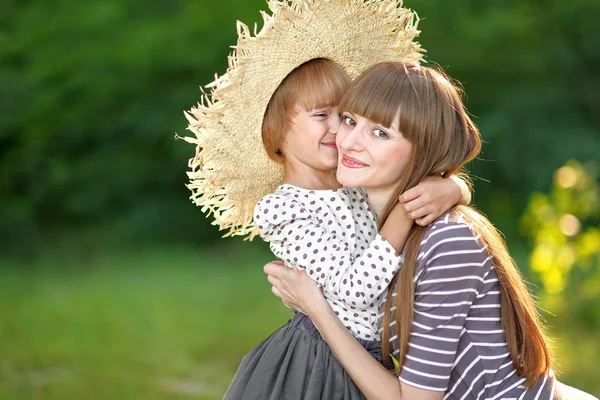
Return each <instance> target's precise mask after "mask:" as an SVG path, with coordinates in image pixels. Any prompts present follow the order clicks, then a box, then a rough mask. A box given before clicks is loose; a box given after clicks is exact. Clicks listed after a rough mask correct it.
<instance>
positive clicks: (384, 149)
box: [336, 112, 413, 190]
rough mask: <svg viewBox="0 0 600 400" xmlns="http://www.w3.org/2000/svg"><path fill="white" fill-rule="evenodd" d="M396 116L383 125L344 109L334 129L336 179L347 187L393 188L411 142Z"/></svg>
mask: <svg viewBox="0 0 600 400" xmlns="http://www.w3.org/2000/svg"><path fill="white" fill-rule="evenodd" d="M399 123H400V117H399V115H397V116H396V118H394V122H392V126H391V127H389V128H386V127H384V126H382V125H380V124H376V123H375V122H373V121H370V120H368V119H366V118H363V117H361V116H360V115H353V114H351V113H349V112H344V113H343V115H342V124H341V126H340V128H339V130H338V133H337V137H336V142H337V146H338V169H337V179H338V181H339V182H340V183H341V184H342V185H344V186H349V187H361V188H365V189H377V190H388V189H389V190H394V189H395V187H396V185H397V184H398V181H399V180H400V178H401V177H402V174H403V173H404V172H405V170H406V167H407V165H408V163H409V161H410V157H411V154H412V151H413V144H412V142H410V141H409V140H408V139H406V138H405V137H404V135H403V134H402V133H401V132H400V129H399Z"/></svg>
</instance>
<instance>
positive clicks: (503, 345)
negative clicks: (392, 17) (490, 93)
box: [265, 62, 591, 400]
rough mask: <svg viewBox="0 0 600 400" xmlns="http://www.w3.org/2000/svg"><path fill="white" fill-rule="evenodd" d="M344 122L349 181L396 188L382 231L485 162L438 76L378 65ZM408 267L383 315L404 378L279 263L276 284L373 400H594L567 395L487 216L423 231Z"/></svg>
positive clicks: (352, 93)
mask: <svg viewBox="0 0 600 400" xmlns="http://www.w3.org/2000/svg"><path fill="white" fill-rule="evenodd" d="M340 110H341V111H342V119H343V123H342V127H341V128H340V129H339V130H338V134H337V139H336V141H337V144H338V148H339V151H340V154H339V160H340V162H339V164H338V175H337V176H338V180H339V181H340V182H341V183H342V184H344V185H345V186H349V187H365V188H367V189H368V188H369V187H370V186H371V185H378V186H379V187H384V188H385V189H383V190H380V191H379V193H376V194H374V195H371V193H370V195H369V203H370V205H371V208H372V209H373V210H374V211H375V213H376V214H377V216H378V220H379V224H380V225H381V224H383V223H385V221H386V219H387V216H388V215H389V212H390V210H392V209H393V208H394V206H395V205H396V203H397V198H398V195H399V194H400V193H403V192H404V191H406V190H407V189H410V188H411V187H414V186H415V185H416V184H417V183H418V182H420V181H421V180H422V179H423V178H424V177H426V176H428V175H434V174H441V175H443V176H448V175H449V174H452V173H455V172H457V171H459V170H460V169H461V168H462V167H463V166H464V165H465V164H466V163H467V162H469V161H470V160H472V159H473V158H474V157H476V156H477V154H478V153H479V150H480V146H481V139H480V136H479V131H478V130H477V128H476V126H475V125H474V124H473V122H472V121H471V120H470V118H469V117H468V114H467V112H466V110H465V108H464V106H463V104H462V101H461V98H460V95H459V91H458V90H457V88H456V87H455V86H454V85H452V84H451V83H450V81H449V80H448V79H447V78H446V77H445V76H444V75H443V74H442V73H440V72H438V71H436V70H434V69H431V68H425V67H419V66H417V65H412V64H402V63H392V62H390V63H381V64H377V65H375V66H373V67H372V68H370V69H369V70H367V71H366V72H364V73H363V74H361V76H360V77H359V78H358V79H357V80H356V81H355V82H354V83H353V84H352V85H351V87H350V89H349V90H348V92H347V93H346V94H345V95H344V98H343V99H342V101H341V104H340ZM406 154H408V156H403V155H406ZM404 255H405V261H404V265H403V267H402V269H401V271H400V273H399V274H398V275H397V276H396V278H395V281H394V282H392V284H391V285H390V293H391V295H388V298H387V300H386V302H385V306H384V309H383V310H382V316H383V319H382V323H383V332H382V339H383V344H384V349H383V353H384V354H387V353H391V354H393V355H394V357H395V360H396V362H397V367H396V368H395V370H394V372H395V375H396V376H395V375H394V374H391V373H390V372H389V371H387V370H386V369H385V368H384V367H383V366H381V365H380V364H379V363H378V362H376V361H375V360H374V359H373V358H372V357H370V356H369V355H368V353H367V352H366V351H365V350H364V349H363V348H362V347H361V346H360V345H358V344H357V342H356V340H355V339H354V338H353V337H352V336H351V335H350V334H348V332H347V331H346V329H345V328H344V327H343V325H341V324H340V322H339V320H338V319H337V318H336V316H335V314H334V313H333V312H332V310H331V308H330V307H329V306H328V305H327V303H326V302H325V301H324V300H323V297H322V296H320V295H319V293H318V292H319V290H318V288H316V287H315V285H314V283H313V282H312V281H310V280H309V279H307V278H306V276H304V274H303V273H302V272H300V271H298V270H294V271H290V270H289V269H284V268H282V267H281V266H279V265H277V264H275V263H272V264H269V265H267V266H265V272H267V273H268V274H269V281H270V282H271V283H272V285H273V292H274V293H275V294H276V295H278V296H280V297H281V298H282V299H283V300H284V302H285V303H286V304H288V305H289V306H291V307H293V308H296V309H298V310H301V311H302V312H304V313H305V314H307V315H308V316H309V317H310V319H311V320H312V321H313V323H314V324H315V325H316V327H317V328H318V329H319V331H320V333H321V335H322V336H323V338H324V339H325V341H326V342H327V343H328V344H329V346H330V348H331V350H332V351H333V352H334V353H335V355H336V357H337V358H338V360H339V361H340V363H341V364H342V365H343V366H344V368H345V369H346V371H347V372H348V374H349V375H350V376H351V377H352V379H353V380H354V382H355V383H356V385H357V386H358V387H359V389H360V390H361V391H362V392H363V394H364V395H365V396H366V397H367V398H374V399H377V398H385V399H393V398H396V399H400V398H402V399H413V398H418V399H432V400H433V399H442V398H447V399H466V398H472V399H481V398H486V399H499V398H502V399H506V398H515V399H517V398H519V399H552V398H572V397H573V396H581V397H584V396H589V395H585V394H583V393H582V392H579V391H576V390H574V389H572V388H568V387H566V386H564V385H560V384H558V385H557V384H556V381H555V379H554V375H553V372H552V370H551V354H550V350H549V348H548V345H547V341H546V338H545V337H544V334H543V332H542V329H541V325H540V322H539V318H538V315H537V311H536V308H535V304H534V302H533V300H532V297H531V295H530V293H529V292H528V290H527V287H526V286H525V284H524V282H523V279H522V277H521V275H520V273H519V271H518V269H517V267H516V265H515V264H514V262H513V260H512V259H511V258H510V256H509V254H508V252H507V249H506V246H505V244H504V242H503V240H502V238H501V236H500V235H499V233H498V232H497V231H496V230H495V229H494V227H493V226H492V225H491V223H490V222H489V221H488V220H487V219H486V218H484V217H483V216H482V215H481V214H479V213H478V212H476V211H475V210H474V209H472V208H469V207H463V206H459V207H455V208H454V210H452V211H451V212H450V213H447V214H446V215H444V216H442V217H441V218H439V219H437V220H436V221H435V222H434V223H433V224H431V225H429V226H428V227H419V226H413V228H412V230H411V232H410V234H409V237H408V240H407V242H406V246H405V248H404ZM384 361H385V360H384ZM589 397H591V396H589Z"/></svg>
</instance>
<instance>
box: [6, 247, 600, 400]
mask: <svg viewBox="0 0 600 400" xmlns="http://www.w3.org/2000/svg"><path fill="white" fill-rule="evenodd" d="M271 259H272V256H271V255H270V254H269V253H268V251H266V249H265V248H264V246H260V245H256V244H248V243H238V242H235V243H234V242H233V241H224V242H223V245H219V246H218V247H215V248H211V249H203V250H193V249H189V248H172V247H171V248H156V249H144V250H136V251H134V250H130V251H126V252H125V251H112V252H109V253H107V254H102V253H97V254H94V255H93V256H89V257H88V256H79V257H72V256H71V257H67V256H66V255H64V254H58V253H56V254H54V255H53V256H47V257H45V258H39V257H37V258H35V259H32V260H30V261H10V260H2V259H0V400H3V399H32V400H33V399H35V400H38V399H53V400H54V399H56V400H58V399H60V400H63V399H74V400H86V399H118V400H128V399H146V400H153V399H220V398H221V396H222V394H223V392H224V391H225V389H226V388H227V385H228V383H229V381H230V379H231V377H232V376H233V374H234V373H235V371H236V369H237V366H238V363H239V361H240V359H241V358H242V356H243V355H244V354H245V353H246V352H247V351H249V350H250V349H251V348H252V347H253V346H254V345H255V344H256V343H258V342H259V341H260V340H262V339H264V337H266V335H268V334H269V333H271V332H272V331H273V330H275V329H276V328H278V327H279V326H281V325H282V324H284V323H285V322H287V320H288V319H289V317H290V311H289V310H288V309H286V308H285V307H283V306H282V305H281V304H280V303H279V302H278V300H277V299H276V298H275V297H273V296H272V295H271V292H270V286H269V284H268V282H267V280H266V278H265V275H264V274H263V273H262V266H263V264H264V263H265V262H268V261H269V260H271ZM549 322H550V323H551V324H552V325H554V326H555V327H556V328H555V331H554V332H553V335H554V336H558V337H559V340H558V341H557V345H558V359H559V361H560V364H561V370H562V371H563V375H562V378H561V379H562V380H563V381H565V382H566V383H569V384H571V385H574V386H578V387H580V388H582V389H585V390H587V391H590V392H593V393H594V394H595V395H596V396H598V394H600V382H599V381H600V379H598V378H600V374H598V372H597V365H598V362H599V361H600V338H599V337H597V335H594V334H593V333H592V332H585V331H578V330H577V328H575V327H573V328H572V329H571V330H567V329H566V328H565V327H563V326H561V325H560V322H561V316H557V317H556V318H555V319H554V320H551V321H549Z"/></svg>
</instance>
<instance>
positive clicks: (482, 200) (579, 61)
mask: <svg viewBox="0 0 600 400" xmlns="http://www.w3.org/2000/svg"><path fill="white" fill-rule="evenodd" d="M265 4H266V3H265V2H264V1H263V0H251V1H249V0H226V1H219V2H215V1H209V0H173V1H170V2H165V1H159V0H145V1H143V2H142V1H141V0H104V1H101V2H80V1H75V0H57V1H54V2H48V1H38V2H31V1H18V2H17V1H15V0H5V1H2V2H1V3H0V9H1V12H0V79H1V80H2V81H1V84H0V107H1V109H2V112H1V113H0V243H2V244H1V245H0V246H3V247H7V246H11V245H17V246H19V247H28V246H31V244H32V243H40V242H45V241H49V240H52V239H51V238H52V237H54V236H59V233H60V232H62V231H74V232H77V234H78V236H81V237H89V238H91V239H88V240H89V241H90V242H91V243H92V244H93V243H97V242H98V241H101V242H100V243H104V242H102V241H106V240H116V241H123V242H125V243H135V242H144V243H149V242H157V241H158V242H164V241H183V240H185V241H187V242H189V243H199V242H200V241H202V240H205V239H207V238H216V237H218V236H219V234H218V232H217V231H216V228H214V227H210V226H209V223H210V221H208V220H205V219H204V217H203V215H202V214H201V213H200V211H199V210H198V209H196V208H195V207H194V206H192V205H191V204H190V202H189V200H187V198H188V197H189V193H188V191H187V189H186V188H185V187H184V184H185V182H186V176H185V170H186V162H187V159H188V158H190V157H191V155H192V154H193V151H194V150H193V148H192V147H191V146H190V145H188V144H186V143H184V142H182V141H179V142H178V141H174V140H173V136H174V133H175V132H177V133H180V134H183V131H184V130H185V126H186V121H185V118H184V117H183V114H182V112H183V110H185V109H189V108H190V107H191V106H192V105H193V104H194V103H195V102H196V101H197V100H198V99H199V95H200V91H199V90H198V86H199V85H203V84H206V83H208V82H210V81H211V80H212V78H213V74H214V73H215V72H218V73H223V72H224V71H225V68H226V65H227V64H226V63H227V61H226V56H227V54H228V53H229V51H230V49H229V46H230V45H233V44H234V43H235V21H236V20H237V19H239V20H242V21H244V22H246V23H248V24H249V25H252V24H253V23H254V22H259V21H261V18H260V15H259V13H258V10H261V9H265V8H266V7H265ZM406 5H407V6H409V7H412V8H413V9H415V10H416V11H418V13H419V15H420V16H421V17H422V18H423V19H422V21H421V23H420V27H421V29H422V30H423V32H422V35H421V39H420V40H421V42H422V43H423V45H424V47H425V48H426V49H428V58H429V59H430V60H432V61H436V62H438V63H440V64H441V65H443V66H449V67H447V70H448V72H449V74H450V75H451V76H453V77H454V78H456V79H458V80H460V81H462V82H464V86H465V89H466V92H467V93H468V95H469V97H468V107H469V109H470V111H471V112H472V113H473V114H474V115H476V116H477V117H478V118H477V122H478V124H479V126H480V127H481V130H482V133H483V137H484V138H485V140H486V141H487V143H486V145H485V146H484V151H483V155H482V159H485V160H488V161H485V162H483V161H479V162H476V163H475V164H474V165H473V172H474V173H475V174H476V175H477V176H480V177H482V178H483V179H485V180H489V181H490V182H491V184H487V183H485V182H484V181H478V182H477V185H476V190H477V193H476V202H477V204H478V206H479V207H480V208H482V209H483V210H484V211H485V212H486V213H487V214H488V215H489V216H490V218H491V219H492V220H494V221H495V222H496V223H497V224H498V226H499V228H500V229H501V230H502V231H504V232H505V233H506V234H507V236H508V238H509V241H510V239H511V238H515V237H517V235H518V231H517V223H516V221H517V220H518V217H519V215H520V214H521V210H522V209H523V207H524V206H525V204H526V201H527V197H528V194H529V193H530V192H531V191H532V190H545V189H546V188H547V187H548V186H549V185H550V181H549V179H548V178H546V177H549V176H551V172H552V171H554V170H555V169H556V168H557V167H558V166H560V165H562V164H563V163H564V162H565V161H566V160H568V159H572V158H575V159H582V160H583V159H597V157H598V155H597V149H599V148H600V134H599V133H598V132H599V131H600V129H599V128H600V120H599V118H598V113H597V112H596V108H597V104H598V103H599V100H600V98H599V96H600V77H599V76H598V75H597V74H595V73H593V71H595V70H598V69H599V68H598V64H599V63H598V61H599V58H600V20H599V19H598V18H597V15H598V14H599V13H600V3H599V2H597V1H596V0H576V1H571V2H560V1H558V0H547V1H541V0H538V1H532V0H529V1H516V0H509V1H503V2H500V1H492V2H480V1H475V0H465V1H461V2H447V1H441V0H428V1H425V0H414V1H411V2H407V3H406ZM83 232H87V233H85V234H84V233H83ZM0 250H2V249H1V248H0Z"/></svg>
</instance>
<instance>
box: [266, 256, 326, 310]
mask: <svg viewBox="0 0 600 400" xmlns="http://www.w3.org/2000/svg"><path fill="white" fill-rule="evenodd" d="M264 271H265V273H266V274H267V275H268V277H267V279H268V280H269V283H271V285H272V288H271V291H272V292H273V294H274V295H275V296H277V297H279V298H280V299H281V300H282V301H283V304H285V305H286V306H288V307H290V308H293V309H294V310H296V311H300V312H302V313H304V314H307V315H309V316H310V313H311V312H312V311H313V310H316V309H317V308H318V307H321V306H322V305H323V303H325V305H326V304H327V302H326V300H325V297H324V296H323V293H322V291H321V288H320V287H319V286H318V285H317V283H316V282H315V281H313V280H312V279H310V278H309V277H308V275H306V273H305V272H304V271H301V270H299V269H297V268H296V266H294V267H293V269H291V268H288V267H286V266H285V265H283V263H281V262H280V261H274V262H270V263H268V264H266V265H265V267H264Z"/></svg>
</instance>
